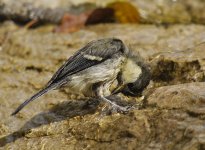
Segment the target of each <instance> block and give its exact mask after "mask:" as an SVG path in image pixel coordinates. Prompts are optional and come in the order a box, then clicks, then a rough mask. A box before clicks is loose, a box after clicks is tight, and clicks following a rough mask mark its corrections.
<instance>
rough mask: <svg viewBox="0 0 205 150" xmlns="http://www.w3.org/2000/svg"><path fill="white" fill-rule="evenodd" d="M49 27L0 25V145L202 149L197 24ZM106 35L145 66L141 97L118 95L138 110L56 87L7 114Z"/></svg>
mask: <svg viewBox="0 0 205 150" xmlns="http://www.w3.org/2000/svg"><path fill="white" fill-rule="evenodd" d="M194 6H195V5H194ZM53 28H54V25H44V26H41V27H38V28H36V29H26V28H24V27H22V26H19V25H16V24H15V23H14V22H12V21H5V22H2V23H1V24H0V118H1V119H0V149H31V148H32V149H117V150H120V149H174V150H177V149H179V150H181V149H182V150H198V149H199V150H202V149H205V82H204V81H205V54H204V51H205V43H204V42H205V26H204V25H203V24H192V23H191V24H190V23H189V24H171V25H156V24H135V25H131V24H125V25H122V24H100V25H94V26H88V27H85V28H83V29H81V30H79V31H77V32H74V33H70V34H63V33H61V34H60V33H53V32H52V31H53ZM104 37H117V38H120V39H122V40H123V41H124V42H125V43H126V44H128V45H130V47H131V48H132V49H133V50H134V51H136V52H137V51H138V52H139V53H140V54H141V56H142V57H143V58H144V59H145V61H146V62H147V63H148V64H149V65H150V68H151V71H152V81H151V83H150V85H149V86H148V88H147V89H146V90H145V91H144V96H145V99H144V100H143V101H142V100H140V98H130V97H124V96H122V95H119V96H120V97H121V98H122V99H126V100H131V101H135V102H136V103H139V105H140V106H141V107H139V108H140V109H136V110H131V111H129V112H128V113H125V114H123V113H117V112H112V113H104V112H103V111H102V108H103V104H100V105H98V104H97V103H94V102H90V103H89V104H88V101H89V100H83V99H79V98H76V97H73V96H71V95H68V94H67V93H66V92H65V91H58V90H55V91H52V92H50V93H49V94H46V95H45V96H43V97H41V98H39V99H38V100H36V101H34V102H32V103H30V104H29V105H28V106H27V107H26V108H25V109H23V110H22V111H21V112H20V113H19V114H18V115H16V116H10V114H11V113H12V112H13V111H14V110H15V108H16V107H17V106H18V105H19V104H20V103H22V102H23V101H24V100H25V99H26V98H28V97H30V96H31V95H32V94H34V93H35V92H37V91H38V90H40V88H41V87H43V86H44V85H45V84H46V83H47V82H48V80H49V79H50V78H51V76H52V74H53V73H54V72H55V71H56V70H57V69H58V68H59V66H60V65H61V64H62V63H63V62H64V61H65V60H66V59H67V58H68V57H69V56H71V55H72V54H73V53H74V52H75V51H76V50H78V49H79V48H81V47H82V46H84V45H85V44H86V43H88V42H89V41H91V40H95V39H99V38H104ZM77 99H78V100H77Z"/></svg>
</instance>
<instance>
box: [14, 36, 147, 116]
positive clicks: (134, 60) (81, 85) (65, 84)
mask: <svg viewBox="0 0 205 150" xmlns="http://www.w3.org/2000/svg"><path fill="white" fill-rule="evenodd" d="M150 79H151V74H150V69H149V67H148V65H147V64H146V63H145V62H144V61H143V60H142V59H141V57H140V56H139V55H136V54H134V53H133V51H132V50H131V48H128V46H126V45H125V44H124V43H123V41H122V40H120V39H118V38H103V39H98V40H94V41H91V42H89V43H88V44H86V45H85V46H84V47H82V48H81V49H79V50H78V51H77V52H75V53H74V54H73V55H72V56H71V57H70V58H68V59H67V60H66V61H65V63H64V64H63V65H62V66H61V67H60V68H59V69H58V70H57V71H56V73H54V75H53V76H52V78H51V79H50V80H49V81H48V83H47V84H46V85H45V86H44V87H43V88H42V89H41V90H40V91H39V92H37V93H36V94H34V95H33V96H32V97H30V98H28V99H27V100H26V101H24V102H23V103H22V104H21V105H20V106H18V107H17V109H16V110H15V111H14V112H13V113H12V114H11V115H16V114H17V113H18V112H19V111H20V110H22V109H23V108H24V107H25V106H26V105H27V104H28V103H30V102H31V101H33V100H35V99H37V98H38V97H40V96H42V95H44V94H46V93H48V92H49V91H51V90H54V89H60V88H67V89H68V91H70V92H71V93H73V94H79V93H81V94H82V95H84V96H85V97H90V98H92V97H94V98H98V99H99V100H102V101H105V102H107V103H109V104H110V105H111V106H112V107H115V108H117V109H119V110H122V111H127V110H128V108H127V107H123V106H120V105H118V104H116V103H115V102H113V101H111V100H109V99H108V98H107V97H108V96H110V95H114V94H118V93H122V94H124V95H127V96H139V95H141V93H142V91H143V90H144V89H145V88H146V87H147V86H148V84H149V82H150Z"/></svg>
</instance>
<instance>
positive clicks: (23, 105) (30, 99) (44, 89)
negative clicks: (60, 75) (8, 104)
mask: <svg viewBox="0 0 205 150" xmlns="http://www.w3.org/2000/svg"><path fill="white" fill-rule="evenodd" d="M55 87H56V84H51V85H48V86H46V87H45V88H43V89H42V90H40V91H39V92H38V93H36V94H35V95H33V96H32V97H31V98H29V99H27V100H26V101H25V102H23V103H22V104H21V105H20V106H19V107H18V108H17V109H16V110H15V111H14V112H13V113H12V114H11V115H12V116H13V115H16V114H17V113H18V112H19V111H20V110H21V109H23V108H24V107H25V106H26V105H27V104H28V103H30V102H31V101H33V100H35V99H36V98H38V97H40V96H42V95H44V94H45V93H47V92H48V91H50V90H52V89H54V88H55Z"/></svg>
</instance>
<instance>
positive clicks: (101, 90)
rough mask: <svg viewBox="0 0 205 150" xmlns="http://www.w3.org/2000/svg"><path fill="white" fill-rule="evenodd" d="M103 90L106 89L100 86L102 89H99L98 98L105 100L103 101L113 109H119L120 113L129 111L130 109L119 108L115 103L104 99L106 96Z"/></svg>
mask: <svg viewBox="0 0 205 150" xmlns="http://www.w3.org/2000/svg"><path fill="white" fill-rule="evenodd" d="M103 89H104V88H103V86H100V87H99V88H98V89H97V96H98V97H99V98H100V99H101V100H103V101H105V102H107V103H109V104H110V105H111V106H112V107H113V108H117V109H118V110H120V111H128V110H129V107H123V106H119V105H118V104H116V103H115V102H112V101H111V100H109V99H107V98H105V97H104V94H103Z"/></svg>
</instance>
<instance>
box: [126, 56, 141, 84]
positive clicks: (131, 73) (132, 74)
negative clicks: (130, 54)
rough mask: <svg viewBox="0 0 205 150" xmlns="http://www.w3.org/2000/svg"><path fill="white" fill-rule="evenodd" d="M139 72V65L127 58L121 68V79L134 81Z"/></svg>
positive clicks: (129, 81) (128, 81) (127, 81)
mask: <svg viewBox="0 0 205 150" xmlns="http://www.w3.org/2000/svg"><path fill="white" fill-rule="evenodd" d="M141 73H142V69H141V67H140V66H138V65H137V64H136V63H135V62H134V61H132V60H129V59H128V60H127V62H126V64H125V66H124V68H123V70H122V78H123V81H124V82H125V83H132V82H135V81H136V80H137V79H138V78H139V76H140V74H141Z"/></svg>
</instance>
